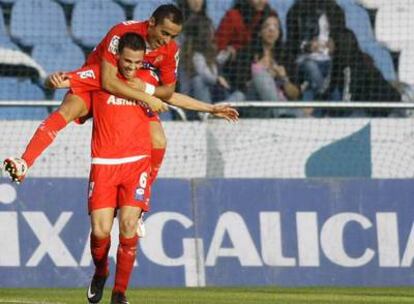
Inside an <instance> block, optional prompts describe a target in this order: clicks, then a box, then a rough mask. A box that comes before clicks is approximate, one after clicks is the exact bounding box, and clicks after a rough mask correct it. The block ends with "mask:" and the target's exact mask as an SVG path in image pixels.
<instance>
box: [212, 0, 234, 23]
mask: <svg viewBox="0 0 414 304" xmlns="http://www.w3.org/2000/svg"><path fill="white" fill-rule="evenodd" d="M232 6H233V0H219V1H209V2H207V16H209V17H210V19H211V20H212V21H213V25H214V27H215V28H217V27H218V25H219V24H220V21H221V19H222V18H223V16H224V14H225V13H226V12H227V11H228V10H229V9H230V8H231V7H232Z"/></svg>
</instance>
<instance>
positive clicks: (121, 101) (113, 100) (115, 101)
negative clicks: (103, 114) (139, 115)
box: [107, 95, 148, 110]
mask: <svg viewBox="0 0 414 304" xmlns="http://www.w3.org/2000/svg"><path fill="white" fill-rule="evenodd" d="M107 104H108V105H113V106H140V107H143V108H144V109H146V110H148V105H147V104H146V103H145V102H143V101H140V100H129V99H125V98H120V97H116V96H113V95H111V96H110V97H109V98H108V100H107Z"/></svg>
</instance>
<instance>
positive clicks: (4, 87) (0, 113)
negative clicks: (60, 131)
mask: <svg viewBox="0 0 414 304" xmlns="http://www.w3.org/2000/svg"><path fill="white" fill-rule="evenodd" d="M0 91H1V95H0V98H1V99H2V100H43V99H45V96H44V94H43V91H42V89H40V88H39V87H38V86H36V85H35V84H33V83H32V82H31V81H30V80H28V79H23V80H21V79H19V78H13V77H1V78H0ZM47 114H48V111H47V109H46V108H45V107H2V108H0V119H43V118H44V117H46V116H47Z"/></svg>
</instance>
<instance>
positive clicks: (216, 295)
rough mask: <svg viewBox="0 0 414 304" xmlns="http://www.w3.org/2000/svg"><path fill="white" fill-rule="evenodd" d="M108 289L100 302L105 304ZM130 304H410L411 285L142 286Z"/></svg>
mask: <svg viewBox="0 0 414 304" xmlns="http://www.w3.org/2000/svg"><path fill="white" fill-rule="evenodd" d="M110 292H111V291H110V289H107V290H106V291H105V295H104V299H103V300H102V301H101V303H109V296H110ZM127 295H128V300H129V302H130V303H131V304H175V303H177V304H199V303H200V304H278V303H280V304H306V303H309V304H359V303H370V304H373V303H384V304H386V303H387V304H390V303H414V289H413V288H408V287H407V288H328V287H324V288H317V287H314V288H277V287H263V288H260V287H252V288H245V287H243V288H142V289H131V290H129V291H128V294H127ZM0 303H1V304H3V303H9V304H52V303H53V304H66V303H67V304H69V303H70V304H81V303H82V304H85V303H87V301H86V298H85V289H62V288H55V289H23V288H22V289H6V288H0Z"/></svg>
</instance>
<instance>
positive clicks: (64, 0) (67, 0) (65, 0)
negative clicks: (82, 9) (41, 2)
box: [57, 0, 81, 4]
mask: <svg viewBox="0 0 414 304" xmlns="http://www.w3.org/2000/svg"><path fill="white" fill-rule="evenodd" d="M57 1H58V2H60V3H62V4H75V3H76V2H79V1H81V0H57Z"/></svg>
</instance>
